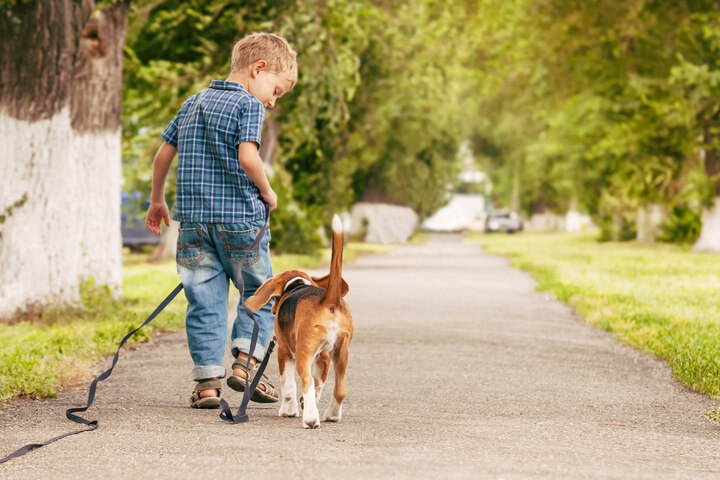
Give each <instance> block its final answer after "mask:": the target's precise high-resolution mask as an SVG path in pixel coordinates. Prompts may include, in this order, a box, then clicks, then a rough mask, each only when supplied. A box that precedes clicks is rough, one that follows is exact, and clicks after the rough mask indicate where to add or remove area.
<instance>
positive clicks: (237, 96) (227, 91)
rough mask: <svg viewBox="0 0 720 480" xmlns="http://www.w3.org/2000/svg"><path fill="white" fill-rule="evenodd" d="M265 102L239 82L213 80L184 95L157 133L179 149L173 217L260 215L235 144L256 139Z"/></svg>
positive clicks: (228, 219) (242, 218)
mask: <svg viewBox="0 0 720 480" xmlns="http://www.w3.org/2000/svg"><path fill="white" fill-rule="evenodd" d="M264 118H265V107H264V106H263V104H262V103H261V102H260V100H258V99H257V98H255V97H253V96H252V95H251V94H250V93H248V91H247V90H245V89H244V88H243V86H242V85H240V84H238V83H232V82H225V81H220V80H214V81H213V82H212V83H211V84H210V88H208V89H206V90H203V91H202V92H200V93H198V94H196V95H193V96H191V97H189V98H188V99H187V100H185V103H184V104H183V106H182V108H181V109H180V111H179V112H178V114H177V115H176V116H175V118H173V120H172V121H171V122H170V123H169V124H168V126H167V127H166V128H165V131H164V132H163V134H162V138H163V140H165V141H166V142H167V143H169V144H170V145H172V146H174V147H177V149H178V174H177V192H176V197H175V209H174V212H173V219H175V220H177V221H179V222H202V223H246V222H249V221H253V220H263V219H264V217H265V210H264V206H263V201H262V199H261V198H260V191H259V190H258V188H257V187H256V186H255V184H254V183H253V182H252V180H250V179H249V178H248V176H247V175H246V174H245V172H243V170H242V168H241V167H240V162H239V161H238V145H239V144H241V143H242V142H255V143H257V144H258V148H259V147H260V134H261V129H262V123H263V120H264Z"/></svg>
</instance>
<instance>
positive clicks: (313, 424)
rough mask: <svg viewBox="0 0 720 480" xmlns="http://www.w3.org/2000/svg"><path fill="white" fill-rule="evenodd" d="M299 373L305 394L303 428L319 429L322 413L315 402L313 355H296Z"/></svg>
mask: <svg viewBox="0 0 720 480" xmlns="http://www.w3.org/2000/svg"><path fill="white" fill-rule="evenodd" d="M295 357H296V363H297V372H298V374H299V375H300V381H301V386H302V392H303V403H304V405H303V427H304V428H318V427H319V426H320V413H319V412H318V408H317V402H316V401H315V382H314V381H313V377H312V374H311V372H310V369H311V364H312V363H313V360H314V358H313V357H314V355H313V353H308V352H303V353H296V355H295Z"/></svg>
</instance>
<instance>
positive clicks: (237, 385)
mask: <svg viewBox="0 0 720 480" xmlns="http://www.w3.org/2000/svg"><path fill="white" fill-rule="evenodd" d="M258 367H259V365H255V366H252V365H251V367H250V372H248V370H247V360H239V359H238V360H236V361H235V363H233V365H232V369H233V370H235V369H236V368H239V369H240V370H242V371H244V372H245V375H247V377H248V379H249V381H250V383H252V382H253V379H254V378H255V375H256V374H257V369H258ZM247 382H248V380H246V379H244V378H242V377H238V376H236V375H231V376H229V377H228V379H227V384H228V387H230V388H232V389H233V390H235V391H238V392H244V391H245V385H247ZM260 385H263V386H264V387H265V391H263V390H261V389H260ZM278 397H279V395H278V392H277V390H275V387H273V386H272V385H271V384H270V382H269V381H268V378H267V377H266V376H265V375H263V376H262V379H261V380H260V382H259V383H258V386H257V388H256V389H255V391H254V392H253V394H252V396H251V397H250V400H252V401H253V402H257V403H275V402H277V401H278Z"/></svg>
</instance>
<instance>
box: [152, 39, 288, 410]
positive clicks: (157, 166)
mask: <svg viewBox="0 0 720 480" xmlns="http://www.w3.org/2000/svg"><path fill="white" fill-rule="evenodd" d="M296 81H297V61H296V53H295V52H294V51H293V50H292V48H291V47H290V45H288V43H287V41H286V40H285V39H284V38H282V37H280V36H279V35H275V34H268V33H253V34H252V35H248V36H246V37H245V38H243V39H242V40H240V41H239V42H237V44H236V45H235V47H234V48H233V54H232V65H231V71H230V75H229V76H228V77H227V79H226V80H225V81H219V80H215V81H213V82H212V83H211V84H210V87H209V88H208V89H206V90H203V91H202V92H200V93H198V94H196V95H193V96H191V97H189V98H188V99H187V100H186V101H185V103H184V104H183V106H182V108H181V109H180V111H179V112H178V114H177V116H176V117H175V118H174V119H173V120H172V121H171V122H170V124H169V125H168V126H167V127H166V128H165V131H164V132H163V134H162V138H163V140H165V142H164V143H163V144H162V145H161V146H160V149H159V150H158V152H157V154H156V155H155V161H154V165H153V179H152V194H151V203H150V207H149V208H148V212H147V217H146V219H145V224H146V226H147V228H148V229H149V230H150V231H151V232H153V233H155V234H156V235H160V234H161V233H162V227H161V222H162V221H164V222H165V225H169V223H170V222H169V220H170V219H169V211H168V206H167V203H166V202H165V180H166V179H167V175H168V171H169V169H170V165H171V163H172V160H173V158H174V157H175V153H178V175H177V193H176V199H175V209H174V211H173V219H174V220H177V221H179V222H180V233H179V236H178V247H177V268H178V273H179V274H180V278H181V280H182V284H183V287H184V289H185V296H186V297H187V300H188V307H187V314H186V319H185V329H186V331H187V338H188V346H189V348H190V355H191V356H192V359H193V362H194V363H195V367H194V368H193V371H192V378H193V380H195V381H196V382H197V384H196V386H195V390H194V391H193V393H192V397H191V399H190V404H191V406H192V407H195V408H218V407H219V406H220V379H221V378H224V377H225V374H226V372H225V368H224V367H223V366H222V360H223V357H224V354H225V348H226V342H227V309H228V305H227V297H228V288H229V283H228V280H232V282H233V284H234V285H235V286H236V287H237V285H238V282H237V278H236V277H237V273H238V269H240V268H241V269H242V279H243V281H244V284H245V291H244V292H241V293H242V295H243V298H248V297H250V296H251V295H252V294H253V293H254V292H255V290H257V288H258V287H259V286H260V285H262V283H263V282H264V281H265V280H267V279H269V278H270V277H272V275H273V273H272V266H271V264H270V251H269V242H270V231H269V230H268V231H267V233H266V234H265V236H264V238H263V239H262V241H261V242H260V244H259V249H257V250H251V249H249V247H250V246H251V245H252V243H253V242H254V240H255V237H256V235H257V233H258V231H259V230H260V229H261V228H262V226H263V225H264V220H265V205H264V204H263V202H265V203H267V204H268V205H269V208H270V210H271V211H272V210H274V209H275V208H276V207H277V195H276V194H275V192H274V191H273V189H272V188H270V184H269V183H268V179H267V177H266V176H265V171H264V170H263V165H262V161H261V159H260V155H259V154H258V151H259V148H260V132H261V129H262V123H263V119H264V117H265V108H273V107H274V106H275V102H276V101H277V99H278V98H280V97H282V96H283V94H285V93H287V92H288V91H289V90H291V89H292V88H293V87H294V86H295V83H296ZM266 307H267V308H263V309H262V310H261V311H258V312H257V313H256V314H255V318H256V320H257V322H258V324H259V325H260V332H259V337H258V343H257V346H256V347H255V351H254V352H253V358H252V359H251V364H252V365H255V364H256V362H257V361H258V360H262V358H263V356H264V355H265V348H266V347H267V344H268V342H269V340H270V337H271V335H272V331H273V322H274V320H273V315H272V313H271V312H270V308H269V305H268V306H266ZM252 329H253V322H252V320H251V319H250V318H249V317H248V316H247V314H245V311H244V310H243V309H242V306H239V307H238V309H237V318H236V319H235V323H234V324H233V328H232V344H231V346H232V353H233V356H234V357H235V358H236V360H235V363H234V364H233V374H232V376H230V377H229V378H228V381H227V383H228V386H230V387H231V388H233V389H235V390H238V391H243V390H244V387H245V382H246V381H247V380H246V379H247V378H248V377H250V380H249V381H252V378H253V376H254V374H255V372H256V368H257V367H256V368H254V369H251V371H250V372H247V371H246V363H247V358H248V353H249V349H250V337H251V335H252ZM258 363H259V362H258ZM277 398H278V395H277V391H276V390H275V388H274V387H273V386H272V385H270V383H269V382H267V380H266V379H265V380H263V381H262V382H261V383H260V384H259V385H258V389H257V390H256V391H255V393H254V394H253V396H252V398H251V399H252V400H253V401H256V402H277Z"/></svg>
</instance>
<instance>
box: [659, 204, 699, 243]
mask: <svg viewBox="0 0 720 480" xmlns="http://www.w3.org/2000/svg"><path fill="white" fill-rule="evenodd" d="M701 229H702V217H701V215H700V213H698V212H696V211H694V210H693V209H691V208H688V207H687V206H682V205H676V206H674V207H673V209H672V211H671V212H670V217H669V218H668V220H667V222H665V224H664V225H663V227H662V232H661V233H660V241H662V242H667V243H695V241H696V240H697V239H698V237H699V236H700V230H701Z"/></svg>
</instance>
